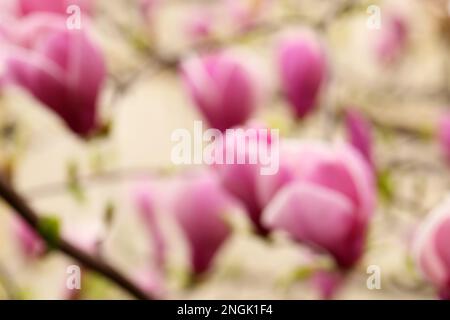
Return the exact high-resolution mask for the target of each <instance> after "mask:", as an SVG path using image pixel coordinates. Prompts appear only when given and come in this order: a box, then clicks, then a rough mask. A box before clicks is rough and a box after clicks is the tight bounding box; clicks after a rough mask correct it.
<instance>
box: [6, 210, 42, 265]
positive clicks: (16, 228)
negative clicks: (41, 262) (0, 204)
mask: <svg viewBox="0 0 450 320" xmlns="http://www.w3.org/2000/svg"><path fill="white" fill-rule="evenodd" d="M12 230H13V234H14V236H15V238H16V239H17V243H18V244H19V247H20V249H21V252H22V253H23V255H24V256H25V257H26V258H30V259H35V258H39V257H42V256H43V255H44V254H45V252H46V251H47V245H46V244H45V241H44V240H43V239H42V238H41V237H40V236H39V234H38V233H37V232H36V231H35V230H34V229H33V228H31V227H30V226H29V225H28V224H27V223H26V222H25V221H24V220H22V218H15V219H14V220H13V225H12Z"/></svg>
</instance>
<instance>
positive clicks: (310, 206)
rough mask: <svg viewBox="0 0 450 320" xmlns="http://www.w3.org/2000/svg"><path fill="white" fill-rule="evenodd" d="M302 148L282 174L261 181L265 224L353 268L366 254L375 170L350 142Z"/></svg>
mask: <svg viewBox="0 0 450 320" xmlns="http://www.w3.org/2000/svg"><path fill="white" fill-rule="evenodd" d="M291 147H295V144H294V145H293V146H291ZM297 148H298V149H297V151H293V150H291V152H292V153H291V155H292V157H291V158H290V159H289V163H286V164H284V166H282V168H284V170H283V171H280V174H281V176H273V177H270V178H269V179H265V180H262V181H261V183H262V184H263V185H262V187H261V192H262V199H264V200H265V201H269V204H268V205H267V207H266V209H265V210H264V213H263V223H264V224H265V225H266V226H267V228H270V229H279V230H283V231H285V232H287V233H288V234H289V235H290V236H291V237H292V238H293V239H294V240H297V241H299V242H302V243H306V244H309V245H310V246H312V247H313V248H316V249H319V250H322V251H326V252H328V253H330V254H331V255H332V256H333V257H334V259H335V261H336V263H337V264H338V266H339V267H340V268H342V269H346V268H350V267H352V266H353V265H354V264H355V263H356V262H357V261H358V260H359V258H360V257H361V255H362V254H363V249H364V242H365V237H366V233H367V227H368V223H369V221H370V218H371V216H372V214H373V211H374V202H375V186H374V177H373V173H372V170H371V169H370V168H369V166H368V164H367V162H366V161H364V160H363V158H362V156H361V155H360V154H359V153H358V152H357V151H356V150H354V149H353V148H352V147H350V146H346V145H341V146H335V147H333V148H331V147H329V146H326V145H322V144H320V143H305V144H298V145H297ZM285 158H286V156H285V155H283V153H282V155H281V159H285Z"/></svg>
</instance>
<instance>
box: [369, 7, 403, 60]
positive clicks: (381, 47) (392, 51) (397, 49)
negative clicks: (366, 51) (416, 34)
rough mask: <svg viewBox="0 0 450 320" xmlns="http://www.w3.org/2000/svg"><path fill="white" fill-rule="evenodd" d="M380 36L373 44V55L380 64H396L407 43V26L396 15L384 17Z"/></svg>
mask: <svg viewBox="0 0 450 320" xmlns="http://www.w3.org/2000/svg"><path fill="white" fill-rule="evenodd" d="M384 16H385V18H384V19H383V21H382V24H381V31H380V35H379V37H378V39H377V41H376V42H375V54H376V57H377V59H378V61H379V62H380V63H382V64H390V63H394V62H396V61H397V60H398V59H399V58H400V56H401V54H402V53H403V51H404V49H405V47H406V44H407V41H408V25H407V22H406V20H405V18H404V17H403V16H401V15H399V14H396V13H390V14H386V15H384Z"/></svg>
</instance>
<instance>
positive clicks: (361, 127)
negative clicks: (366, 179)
mask: <svg viewBox="0 0 450 320" xmlns="http://www.w3.org/2000/svg"><path fill="white" fill-rule="evenodd" d="M345 128H346V130H347V136H348V140H349V142H350V144H351V145H353V147H355V149H356V150H358V151H359V152H361V154H362V155H363V156H364V158H365V159H366V160H367V162H368V163H369V164H370V165H371V166H373V150H372V149H373V146H372V144H373V137H372V126H371V124H370V123H369V122H368V121H367V119H366V118H364V116H363V115H362V114H361V113H360V112H359V111H357V110H355V109H349V110H347V111H346V113H345Z"/></svg>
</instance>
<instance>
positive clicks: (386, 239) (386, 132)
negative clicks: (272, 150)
mask: <svg viewBox="0 0 450 320" xmlns="http://www.w3.org/2000/svg"><path fill="white" fill-rule="evenodd" d="M0 1H5V0H0ZM92 2H94V3H95V4H94V10H93V13H92V17H91V23H92V25H91V26H90V28H91V32H92V34H93V37H94V39H95V41H96V43H98V44H99V46H100V47H101V49H102V51H103V53H104V56H105V58H106V62H107V67H108V78H107V82H106V84H105V86H104V88H103V90H102V92H101V98H100V102H99V105H100V107H101V110H102V115H103V117H104V118H105V119H108V121H110V123H111V129H110V132H109V133H108V134H106V135H105V136H104V137H101V138H97V139H94V140H91V141H89V142H85V141H84V140H82V139H80V138H78V137H77V136H75V135H73V134H72V133H70V132H69V131H68V130H67V128H66V127H65V126H64V124H63V123H62V122H61V120H60V119H59V118H58V117H56V116H55V115H54V114H53V113H52V112H50V111H49V110H48V109H46V108H44V107H42V106H41V105H40V103H39V102H37V101H36V100H35V99H33V98H32V97H31V96H30V95H29V94H27V93H26V92H25V91H24V90H21V89H18V88H7V89H4V90H2V92H1V95H0V130H1V131H0V133H1V137H0V163H1V165H2V167H3V169H4V170H5V171H6V170H9V171H11V172H12V176H13V181H14V183H15V185H16V187H17V190H19V191H20V192H21V194H23V195H24V197H25V198H26V199H27V200H28V201H29V202H30V203H31V204H32V206H33V207H34V208H35V209H36V210H37V211H38V212H41V213H43V214H52V215H56V216H58V217H60V218H61V219H60V221H61V223H62V226H63V229H64V230H66V229H67V230H71V231H70V232H71V233H73V234H74V235H75V236H74V237H75V238H77V239H82V238H83V237H84V236H85V235H86V237H90V236H92V235H95V236H97V237H99V239H101V240H102V255H103V256H104V257H106V259H107V260H108V261H110V262H111V263H112V264H114V265H115V266H117V267H118V268H119V269H121V270H123V271H124V272H125V273H127V274H128V275H130V276H131V277H138V276H140V275H141V274H145V270H146V269H148V268H150V269H151V268H152V262H151V256H152V249H151V246H150V245H148V242H149V241H148V235H147V234H146V233H147V230H146V229H145V227H144V226H143V225H142V222H141V221H140V218H139V215H138V214H137V212H136V208H135V206H134V205H133V203H132V197H130V190H132V189H133V186H134V185H135V184H136V183H137V182H139V181H142V180H144V179H159V177H160V176H165V175H167V174H173V173H174V172H177V171H179V170H180V171H181V170H189V168H188V167H183V168H179V167H175V168H174V165H173V164H172V162H171V159H170V155H171V150H172V147H173V142H171V139H170V138H171V134H172V132H173V131H174V130H176V129H179V128H187V129H188V130H192V129H193V121H194V120H197V119H200V118H201V115H200V114H199V113H198V112H197V111H196V109H195V108H194V107H193V105H192V102H191V100H190V99H189V96H188V94H187V93H186V91H185V90H184V87H183V84H182V82H181V80H180V75H179V73H178V70H177V67H174V63H173V61H178V60H180V59H184V58H186V57H189V56H191V55H193V54H196V53H198V52H203V51H207V50H213V48H229V49H233V50H236V51H239V52H242V53H243V54H245V55H246V57H248V59H249V60H251V63H254V64H257V65H258V69H259V71H261V73H262V74H263V80H264V84H265V86H266V88H267V89H266V91H265V94H266V96H267V97H266V99H265V100H264V102H263V103H262V104H263V105H262V108H261V109H260V110H259V111H258V113H257V114H256V115H255V116H254V117H255V118H257V119H259V120H261V121H263V122H265V123H267V124H268V125H269V126H271V127H274V128H279V129H280V130H281V134H282V136H284V137H295V138H300V139H309V138H315V139H322V140H327V141H334V140H345V139H346V135H345V128H344V122H343V120H342V110H344V109H345V108H347V107H349V106H351V107H354V108H356V109H358V110H360V111H361V113H362V114H364V116H365V117H366V118H367V119H368V121H369V122H370V123H371V124H372V126H373V135H374V154H375V162H376V165H377V168H378V172H379V175H380V176H381V178H379V180H380V181H381V182H380V187H379V189H380V190H379V197H378V204H377V210H376V214H375V216H374V220H373V221H372V223H371V227H370V233H369V236H368V248H367V250H366V253H365V255H364V257H363V259H362V260H361V261H360V263H359V264H358V266H357V267H356V268H355V270H353V271H352V272H351V274H349V275H348V279H347V280H346V281H345V284H344V285H343V286H342V288H341V289H340V290H339V291H338V292H337V294H336V298H337V299H423V298H424V299H431V298H434V297H435V294H434V290H433V289H432V288H431V286H429V285H428V284H427V283H426V282H425V281H424V279H423V277H422V276H421V275H420V273H419V272H418V271H417V268H416V266H415V265H414V262H413V260H412V258H411V254H410V246H411V238H412V237H413V234H414V230H415V229H416V228H417V226H418V224H419V223H420V222H421V221H422V219H423V218H424V217H425V216H426V214H427V213H428V212H429V210H430V209H431V208H433V207H434V206H435V205H436V204H437V203H439V201H440V200H441V199H442V198H443V197H444V196H445V195H446V193H447V189H448V186H449V183H450V181H449V180H450V179H449V178H450V171H449V169H448V166H447V165H446V162H445V161H444V159H443V157H442V152H441V151H440V149H439V144H438V141H437V140H436V138H435V134H434V132H435V130H436V127H437V122H438V120H439V118H440V117H441V115H442V114H444V113H445V111H446V107H448V106H450V60H449V59H450V49H449V48H450V31H449V25H450V22H449V19H450V18H449V14H450V13H449V11H446V10H450V8H448V4H447V3H446V1H438V0H436V1H431V0H405V1H393V0H392V1H388V0H386V1H375V0H373V1H362V0H361V1H344V0H342V1H337V0H336V1H334V0H333V1H332V0H320V1H317V0H315V1H313V0H274V1H272V2H273V3H272V4H271V5H270V7H268V8H267V9H265V10H263V12H262V14H261V15H260V16H258V21H257V23H256V24H255V26H253V27H249V28H248V29H245V30H239V29H238V28H237V27H236V25H237V24H236V21H235V20H233V17H232V16H231V15H230V13H229V12H227V11H226V10H224V9H223V4H221V1H213V0H211V1H205V0H204V1H200V0H183V1H180V0H166V1H161V2H162V3H161V4H160V6H159V7H158V8H157V9H155V12H154V13H152V17H151V19H147V20H146V18H145V17H144V16H143V14H142V12H141V10H140V7H139V4H138V3H137V1H134V0H133V1H132V0H114V1H108V0H96V1H92ZM371 5H377V6H379V7H380V8H381V14H382V18H383V17H385V16H384V15H385V14H386V15H388V14H390V13H391V12H395V13H398V14H400V15H401V16H402V17H403V19H404V20H405V24H406V26H407V41H406V43H405V44H404V48H402V52H401V54H400V56H399V57H398V59H397V60H396V61H395V62H393V63H390V64H389V65H384V64H381V63H380V62H379V61H378V60H377V57H376V55H375V54H374V51H375V49H374V46H375V45H376V43H377V41H378V38H379V37H380V34H381V33H382V32H383V27H384V24H383V22H384V21H383V20H382V22H381V29H380V30H373V29H369V28H368V27H367V25H366V23H367V19H368V18H369V16H370V13H368V12H367V8H368V7H369V6H371ZM199 8H200V9H202V10H205V8H208V10H209V11H208V14H207V15H208V19H211V20H212V23H213V31H212V35H211V38H208V39H206V40H205V39H203V40H198V39H197V38H195V37H194V36H193V35H192V34H191V33H189V30H188V29H189V26H190V24H193V23H194V22H192V20H193V19H194V18H195V17H193V15H195V14H198V13H197V12H198V10H199ZM292 27H305V28H309V29H311V30H313V32H315V33H316V35H317V36H318V37H319V38H320V39H321V41H323V44H324V46H325V48H326V50H327V55H328V58H329V61H330V74H331V76H330V80H329V83H328V84H327V86H326V89H325V90H323V92H322V99H321V104H320V106H319V107H318V108H317V110H316V111H315V112H314V113H313V114H311V115H310V116H308V117H307V118H306V119H304V120H303V121H302V122H301V123H297V122H296V121H294V119H293V117H292V115H291V114H290V112H289V107H288V106H287V104H288V103H287V102H286V101H285V100H284V99H282V98H281V97H280V95H279V93H278V89H277V85H278V84H277V83H278V78H277V77H278V76H277V73H276V71H275V70H276V65H275V62H274V61H275V59H274V43H275V40H276V39H277V37H278V36H279V35H280V33H282V32H283V31H285V30H288V29H290V28H292ZM85 58H86V59H89V57H85ZM111 208H113V209H111ZM108 210H110V211H111V210H112V211H113V212H114V214H113V218H112V219H111V222H105V212H107V211H108ZM160 214H162V215H164V212H162V213H160ZM14 219H15V218H14V214H13V213H12V212H11V210H10V209H9V208H8V207H7V206H6V205H2V206H1V207H0V298H3V299H8V298H11V297H15V298H26V299H63V298H65V297H66V294H67V293H66V292H65V289H64V285H65V280H66V277H67V273H66V267H67V266H68V265H70V264H73V262H72V261H71V259H69V258H66V257H64V256H63V255H62V254H60V253H58V252H51V253H49V254H48V255H46V256H45V257H43V258H40V259H33V260H30V259H29V258H27V257H24V256H23V254H22V253H21V251H20V249H19V247H18V243H17V239H16V236H15V235H14V232H13V228H12V227H11V225H12V224H13V223H14V221H13V220H14ZM237 220H238V221H237V223H236V231H235V232H233V236H232V238H231V240H230V241H228V242H227V243H226V244H225V246H224V247H223V248H222V249H221V250H220V253H219V254H218V256H217V257H216V259H215V261H214V267H213V268H212V270H210V272H209V273H208V275H207V277H206V279H204V280H203V281H201V282H199V283H198V284H195V285H192V286H186V285H185V281H184V276H183V273H184V271H183V270H184V269H185V268H186V261H187V253H186V246H185V244H184V243H183V241H182V239H181V237H180V234H179V232H177V230H176V228H175V229H173V228H174V227H173V226H171V224H170V222H168V223H167V225H166V224H165V225H164V228H165V229H167V233H168V234H170V238H171V241H170V250H169V256H170V259H169V260H170V263H169V267H168V270H169V271H168V272H167V275H166V280H165V294H164V297H165V298H169V299H171V298H182V299H184V298H186V299H316V298H318V297H319V295H318V292H317V290H315V288H314V286H313V285H312V284H311V283H310V282H309V281H307V279H290V276H291V275H292V274H295V272H296V270H297V273H300V272H299V271H298V270H301V267H302V266H303V265H306V264H307V260H308V253H307V252H306V251H307V250H306V249H305V248H304V247H302V246H298V245H296V244H294V243H293V242H292V241H290V240H289V239H286V238H285V237H276V236H275V237H274V240H273V241H270V242H268V241H265V240H263V239H260V238H258V237H257V236H255V235H254V234H252V233H251V232H250V231H249V227H248V222H247V221H245V219H240V218H237ZM241 220H242V221H241ZM369 265H377V266H379V267H380V268H381V272H382V287H381V289H380V290H369V289H368V288H367V286H366V281H367V278H368V276H369V275H368V274H367V272H366V270H367V267H368V266H369ZM83 272H84V271H83ZM86 273H89V272H88V271H86ZM87 277H88V279H87V280H86V281H85V283H84V285H83V295H82V296H83V298H88V299H92V298H94V299H95V298H113V299H116V298H128V295H127V294H126V293H124V292H123V291H121V290H120V289H118V288H117V287H116V286H115V285H113V284H111V283H110V282H109V281H108V280H105V279H103V278H102V277H101V276H98V275H94V274H88V275H87ZM300 278H301V277H300Z"/></svg>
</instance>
